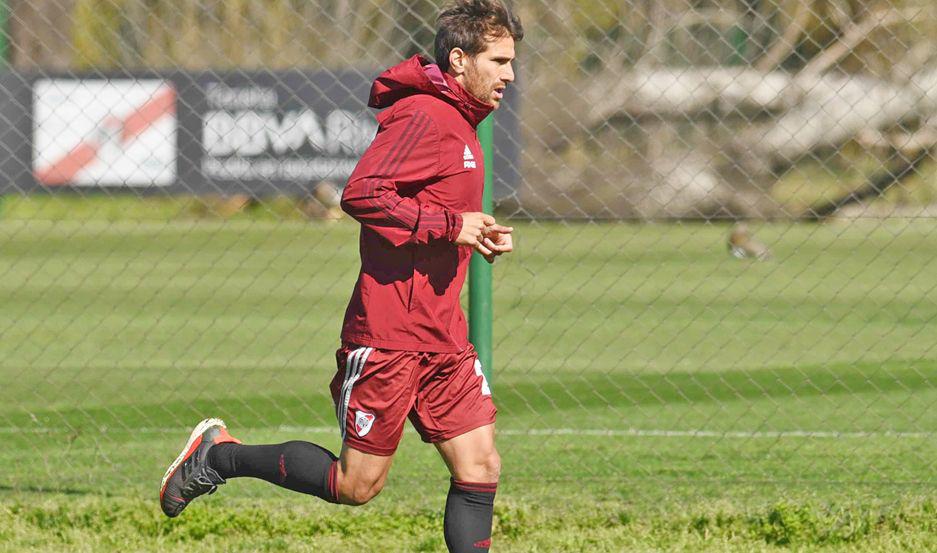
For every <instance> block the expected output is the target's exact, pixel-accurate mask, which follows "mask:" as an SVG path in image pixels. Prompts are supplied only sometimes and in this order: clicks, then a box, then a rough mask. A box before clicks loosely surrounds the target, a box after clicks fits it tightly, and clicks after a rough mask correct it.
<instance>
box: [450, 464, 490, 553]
mask: <svg viewBox="0 0 937 553" xmlns="http://www.w3.org/2000/svg"><path fill="white" fill-rule="evenodd" d="M497 488H498V484H475V483H470V482H459V481H458V480H455V479H453V480H452V481H451V484H450V485H449V497H447V498H446V518H445V522H444V523H443V529H444V534H445V536H446V546H447V547H448V548H449V551H450V553H482V552H484V553H487V552H488V548H489V547H491V517H492V514H493V513H494V506H495V490H496V489H497Z"/></svg>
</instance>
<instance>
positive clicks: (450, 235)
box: [446, 211, 462, 242]
mask: <svg viewBox="0 0 937 553" xmlns="http://www.w3.org/2000/svg"><path fill="white" fill-rule="evenodd" d="M446 221H447V223H448V227H449V232H447V233H446V239H448V240H449V241H450V242H455V241H456V239H457V238H458V237H459V233H460V232H462V215H460V214H458V213H452V212H451V211H450V212H448V213H446Z"/></svg>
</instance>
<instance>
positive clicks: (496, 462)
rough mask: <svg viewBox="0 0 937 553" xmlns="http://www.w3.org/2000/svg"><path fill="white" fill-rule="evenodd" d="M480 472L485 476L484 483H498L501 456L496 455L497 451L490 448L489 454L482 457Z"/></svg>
mask: <svg viewBox="0 0 937 553" xmlns="http://www.w3.org/2000/svg"><path fill="white" fill-rule="evenodd" d="M481 470H482V472H484V474H485V476H486V478H485V481H487V482H497V481H498V478H500V477H501V456H500V455H498V450H496V449H494V448H492V450H491V452H490V453H488V454H487V455H486V456H485V457H484V460H483V461H482V466H481Z"/></svg>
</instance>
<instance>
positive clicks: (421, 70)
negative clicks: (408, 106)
mask: <svg viewBox="0 0 937 553" xmlns="http://www.w3.org/2000/svg"><path fill="white" fill-rule="evenodd" d="M415 94H429V95H432V96H435V97H437V98H441V99H442V100H445V101H446V102H448V103H450V104H452V105H453V106H454V107H455V108H456V109H458V110H459V112H460V113H462V116H463V117H465V119H466V120H467V121H468V122H469V123H471V125H472V126H473V127H477V126H478V124H479V123H481V122H482V120H484V119H485V117H488V115H489V114H490V113H491V112H492V111H494V107H493V106H490V105H488V104H485V103H484V102H482V101H481V100H479V99H478V98H475V97H474V96H472V95H471V94H469V92H468V91H467V90H465V88H463V87H462V85H460V84H459V83H458V82H457V81H456V80H455V79H454V78H453V77H451V76H450V75H448V74H446V73H443V72H442V70H441V69H440V68H439V66H438V65H436V64H434V63H432V62H431V61H430V60H428V59H427V58H424V57H423V56H420V55H416V56H413V57H412V58H410V59H408V60H406V61H404V62H401V63H399V64H398V65H395V66H394V67H391V68H390V69H388V70H387V71H384V72H383V73H381V74H380V76H378V78H377V79H375V81H374V84H373V85H371V97H370V99H369V100H368V106H370V107H372V108H377V109H383V108H387V107H390V106H392V105H394V103H396V102H397V101H399V100H402V99H404V98H407V97H409V96H413V95H415Z"/></svg>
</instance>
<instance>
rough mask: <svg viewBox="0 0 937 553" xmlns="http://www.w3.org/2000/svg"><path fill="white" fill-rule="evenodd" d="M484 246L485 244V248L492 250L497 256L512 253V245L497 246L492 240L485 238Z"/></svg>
mask: <svg viewBox="0 0 937 553" xmlns="http://www.w3.org/2000/svg"><path fill="white" fill-rule="evenodd" d="M482 244H484V245H485V247H486V248H488V249H489V250H491V251H492V253H494V254H495V255H501V254H502V253H505V252H509V251H511V245H510V244H496V243H495V242H494V240H492V239H491V238H485V239H484V240H482Z"/></svg>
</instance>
